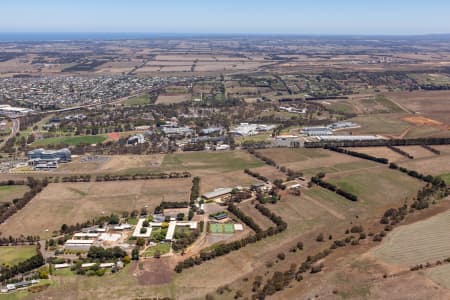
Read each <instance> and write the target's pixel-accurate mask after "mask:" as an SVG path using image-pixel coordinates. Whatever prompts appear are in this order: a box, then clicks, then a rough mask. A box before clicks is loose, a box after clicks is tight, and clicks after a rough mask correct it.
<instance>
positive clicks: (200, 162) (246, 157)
mask: <svg viewBox="0 0 450 300" xmlns="http://www.w3.org/2000/svg"><path fill="white" fill-rule="evenodd" d="M263 165H264V163H263V162H261V161H259V160H257V159H255V158H254V157H252V156H251V155H250V154H248V153H246V152H242V151H223V152H206V153H205V152H186V153H173V154H167V155H166V156H164V160H163V163H162V165H161V169H163V170H166V171H167V170H180V169H220V170H223V171H236V170H243V169H246V168H257V167H261V166H263Z"/></svg>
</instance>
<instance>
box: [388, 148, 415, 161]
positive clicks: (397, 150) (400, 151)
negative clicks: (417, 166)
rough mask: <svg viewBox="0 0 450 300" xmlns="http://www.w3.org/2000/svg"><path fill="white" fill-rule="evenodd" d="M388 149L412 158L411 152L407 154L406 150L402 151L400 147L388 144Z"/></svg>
mask: <svg viewBox="0 0 450 300" xmlns="http://www.w3.org/2000/svg"><path fill="white" fill-rule="evenodd" d="M387 147H388V148H389V149H391V150H392V151H394V152H396V153H398V154H400V155H403V156H404V157H407V158H409V159H414V156H412V155H411V154H409V153H408V152H406V151H403V150H402V149H400V148H397V147H394V146H390V145H388V146H387Z"/></svg>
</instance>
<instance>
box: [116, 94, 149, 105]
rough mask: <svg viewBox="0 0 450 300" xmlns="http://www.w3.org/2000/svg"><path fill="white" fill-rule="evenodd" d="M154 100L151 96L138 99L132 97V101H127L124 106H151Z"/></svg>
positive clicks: (137, 97) (142, 96)
mask: <svg viewBox="0 0 450 300" xmlns="http://www.w3.org/2000/svg"><path fill="white" fill-rule="evenodd" d="M151 103H152V100H151V99H150V95H148V94H145V95H140V96H136V97H132V98H130V99H127V100H126V101H125V102H123V104H124V105H125V106H138V105H146V104H151Z"/></svg>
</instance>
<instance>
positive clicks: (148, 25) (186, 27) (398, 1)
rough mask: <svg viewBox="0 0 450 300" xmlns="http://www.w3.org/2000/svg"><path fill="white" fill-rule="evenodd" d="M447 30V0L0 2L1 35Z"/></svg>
mask: <svg viewBox="0 0 450 300" xmlns="http://www.w3.org/2000/svg"><path fill="white" fill-rule="evenodd" d="M35 31H36V32H157V33H257V34H264V33H284V34H425V33H450V1H448V0H428V1H417V0H409V1H407V0H390V1H387V0H359V1H356V0H334V1H332V0H309V1H303V0H297V1H295V0H275V1H274V0H272V1H266V0H258V1H256V0H239V1H237V0H221V1H214V0H209V1H206V0H158V1H153V0H147V1H145V0H121V1H119V0H70V1H69V0H1V3H0V32H35Z"/></svg>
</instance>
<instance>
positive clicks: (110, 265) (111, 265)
mask: <svg viewBox="0 0 450 300" xmlns="http://www.w3.org/2000/svg"><path fill="white" fill-rule="evenodd" d="M114 265H115V263H102V264H100V268H112V267H114Z"/></svg>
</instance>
